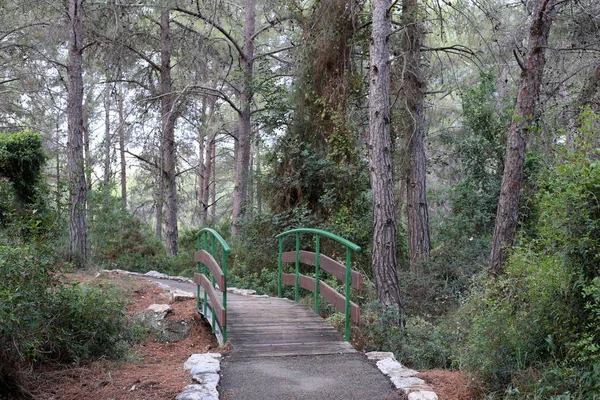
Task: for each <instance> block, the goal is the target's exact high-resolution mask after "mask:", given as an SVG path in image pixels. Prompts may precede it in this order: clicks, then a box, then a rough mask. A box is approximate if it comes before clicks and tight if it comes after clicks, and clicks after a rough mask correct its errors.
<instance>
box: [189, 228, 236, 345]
mask: <svg viewBox="0 0 600 400" xmlns="http://www.w3.org/2000/svg"><path fill="white" fill-rule="evenodd" d="M229 253H231V248H230V247H229V245H228V244H227V242H225V240H224V239H223V238H222V237H221V235H219V233H218V232H217V231H215V230H214V229H210V228H205V229H202V230H201V231H200V232H199V233H198V251H197V252H196V253H195V254H194V261H195V262H196V263H197V267H198V272H196V273H195V274H194V283H196V285H197V289H196V290H197V292H196V308H197V309H198V312H200V313H201V314H202V315H204V317H205V318H206V319H207V320H208V322H209V323H210V324H211V326H212V331H213V333H214V334H215V335H216V336H217V338H218V339H219V341H221V343H225V342H226V341H227V257H228V256H229ZM219 258H220V260H221V264H220V265H219V263H218V262H217V259H219ZM201 288H202V290H201ZM202 294H203V296H202ZM201 296H202V297H201Z"/></svg>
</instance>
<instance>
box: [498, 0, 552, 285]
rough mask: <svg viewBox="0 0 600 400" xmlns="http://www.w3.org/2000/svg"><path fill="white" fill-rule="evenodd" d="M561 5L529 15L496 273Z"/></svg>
mask: <svg viewBox="0 0 600 400" xmlns="http://www.w3.org/2000/svg"><path fill="white" fill-rule="evenodd" d="M563 4H564V2H561V1H560V0H537V1H536V4H535V9H534V12H533V15H532V18H533V20H532V22H531V27H530V29H529V44H528V47H527V54H526V55H525V59H524V60H523V63H522V67H521V68H522V69H521V77H520V82H519V92H518V94H517V104H516V106H515V111H514V113H513V119H512V122H511V124H510V130H509V132H508V140H507V146H506V161H505V163H504V175H503V177H502V186H501V188H500V198H499V200H498V209H497V211H496V224H495V228H494V236H493V238H492V248H491V251H490V259H489V269H490V271H491V272H493V273H495V274H500V273H502V272H503V270H504V264H505V262H506V258H507V250H508V249H509V248H510V247H511V246H512V245H513V243H514V240H515V235H516V232H517V222H518V216H519V196H520V193H521V187H522V185H523V167H524V165H525V149H526V147H527V139H528V136H529V135H530V134H532V133H533V132H535V124H536V121H535V120H536V113H537V104H538V100H539V97H540V87H541V84H542V76H543V73H544V66H545V64H546V60H545V57H544V56H545V53H546V48H547V45H548V35H549V34H550V28H551V27H552V21H553V19H554V17H555V16H556V14H557V12H558V11H559V9H560V8H561V7H562V5H563Z"/></svg>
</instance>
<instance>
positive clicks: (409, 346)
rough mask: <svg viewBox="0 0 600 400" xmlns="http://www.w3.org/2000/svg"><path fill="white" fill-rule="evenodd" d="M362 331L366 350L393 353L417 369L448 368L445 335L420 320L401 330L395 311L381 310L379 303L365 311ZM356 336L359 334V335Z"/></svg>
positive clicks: (411, 318) (415, 319) (361, 334)
mask: <svg viewBox="0 0 600 400" xmlns="http://www.w3.org/2000/svg"><path fill="white" fill-rule="evenodd" d="M361 320H362V321H361V324H360V326H359V327H358V329H359V330H360V335H358V336H361V337H362V341H364V344H365V345H364V347H365V350H368V351H371V350H380V351H391V352H393V353H394V355H395V356H396V359H397V360H398V361H400V362H401V363H402V364H405V365H407V366H409V367H411V368H416V369H429V368H446V367H448V366H449V364H450V361H449V353H448V350H447V347H448V346H447V345H446V343H445V342H446V340H447V338H446V337H445V336H444V334H443V331H441V330H440V329H439V328H438V327H436V326H434V325H433V324H432V323H430V322H427V321H426V320H424V319H423V318H420V317H408V318H407V319H406V324H405V326H404V327H402V326H399V325H398V324H397V323H396V321H397V320H398V316H397V311H396V310H395V309H388V310H383V311H382V310H381V307H380V304H379V303H378V302H377V301H372V302H370V303H369V304H367V305H366V306H365V307H364V310H363V315H362V316H361ZM355 335H356V332H355Z"/></svg>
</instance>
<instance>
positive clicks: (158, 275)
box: [144, 271, 169, 279]
mask: <svg viewBox="0 0 600 400" xmlns="http://www.w3.org/2000/svg"><path fill="white" fill-rule="evenodd" d="M144 275H146V276H149V277H151V278H159V279H169V275H167V274H163V273H161V272H158V271H148V272H146V273H145V274H144Z"/></svg>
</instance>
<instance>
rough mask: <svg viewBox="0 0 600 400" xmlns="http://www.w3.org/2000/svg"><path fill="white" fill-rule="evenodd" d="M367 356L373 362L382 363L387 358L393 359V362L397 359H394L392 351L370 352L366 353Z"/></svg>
mask: <svg viewBox="0 0 600 400" xmlns="http://www.w3.org/2000/svg"><path fill="white" fill-rule="evenodd" d="M365 356H367V358H368V359H369V360H372V361H380V360H384V359H386V358H391V359H393V360H395V359H396V357H394V353H392V352H390V351H370V352H368V353H366V354H365Z"/></svg>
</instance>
